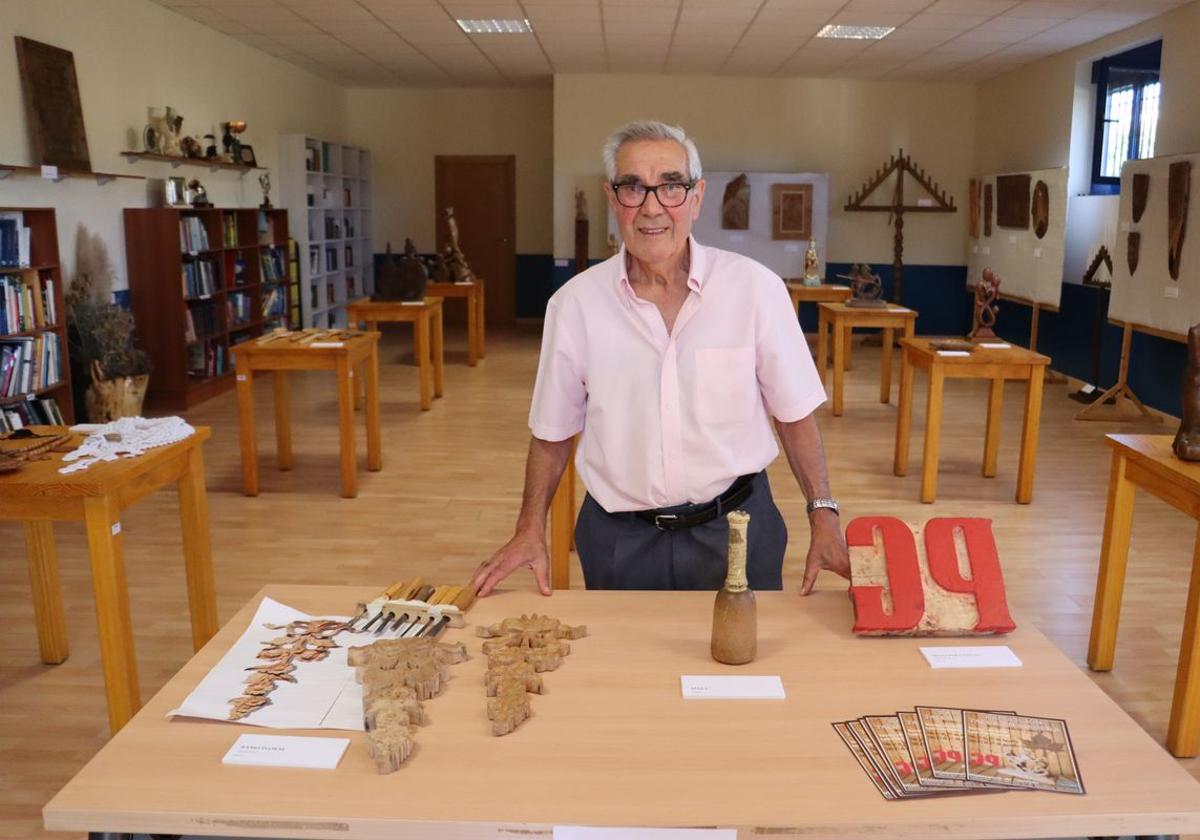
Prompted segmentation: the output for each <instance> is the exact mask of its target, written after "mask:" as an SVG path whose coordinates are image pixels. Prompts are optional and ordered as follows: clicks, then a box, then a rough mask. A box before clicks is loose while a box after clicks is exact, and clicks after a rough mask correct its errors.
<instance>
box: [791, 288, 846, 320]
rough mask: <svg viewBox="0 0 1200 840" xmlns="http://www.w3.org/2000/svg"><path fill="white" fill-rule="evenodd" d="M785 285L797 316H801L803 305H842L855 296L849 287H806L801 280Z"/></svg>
mask: <svg viewBox="0 0 1200 840" xmlns="http://www.w3.org/2000/svg"><path fill="white" fill-rule="evenodd" d="M785 283H786V285H787V290H788V296H789V297H790V298H791V299H792V306H794V307H795V308H796V314H797V315H799V314H800V304H802V303H841V302H842V301H845V300H849V299H850V296H851V294H853V293H852V292H851V290H850V287H849V286H838V285H836V284H834V283H822V284H821V285H819V286H805V285H804V283H802V282H801V281H799V280H787V281H785Z"/></svg>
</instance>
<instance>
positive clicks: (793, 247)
mask: <svg viewBox="0 0 1200 840" xmlns="http://www.w3.org/2000/svg"><path fill="white" fill-rule="evenodd" d="M783 250H785V251H787V252H788V253H796V254H798V253H800V246H799V245H798V244H797V243H795V242H789V243H787V244H786V245H784V246H783Z"/></svg>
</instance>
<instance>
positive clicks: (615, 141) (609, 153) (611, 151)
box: [603, 120, 703, 181]
mask: <svg viewBox="0 0 1200 840" xmlns="http://www.w3.org/2000/svg"><path fill="white" fill-rule="evenodd" d="M636 140H674V141H675V142H676V143H678V144H679V145H681V146H683V150H684V151H685V152H686V153H687V164H688V179H689V180H692V181H699V180H700V177H701V175H703V170H702V169H701V168H700V152H699V151H697V150H696V143H695V142H694V141H693V140H692V138H690V137H688V136H687V134H686V133H685V132H684V130H683V129H682V128H680V127H679V126H677V125H667V124H666V123H664V122H659V121H658V120H635V121H634V122H631V123H627V124H625V125H623V126H621V127H620V128H618V129H617V130H616V131H614V132H613V133H612V135H611V136H610V137H609V138H608V140H606V141H605V143H604V150H603V155H604V171H605V172H606V173H607V174H608V180H609V181H615V180H616V179H617V152H619V151H620V150H621V147H622V146H624V145H625V144H626V143H631V142H634V141H636Z"/></svg>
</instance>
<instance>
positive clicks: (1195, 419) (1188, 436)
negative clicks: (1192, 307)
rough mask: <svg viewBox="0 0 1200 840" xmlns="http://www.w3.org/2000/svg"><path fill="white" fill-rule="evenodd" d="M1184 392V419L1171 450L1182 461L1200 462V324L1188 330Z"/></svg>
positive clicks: (1182, 395) (1182, 400) (1182, 399)
mask: <svg viewBox="0 0 1200 840" xmlns="http://www.w3.org/2000/svg"><path fill="white" fill-rule="evenodd" d="M1182 391H1183V393H1182V394H1181V395H1180V402H1181V403H1182V405H1183V419H1182V420H1181V421H1180V423H1179V431H1178V432H1176V434H1175V442H1174V443H1173V444H1172V445H1171V449H1172V450H1173V451H1174V452H1175V457H1177V458H1179V459H1180V460H1181V461H1200V324H1196V325H1194V326H1193V327H1192V328H1191V329H1190V330H1188V361H1187V368H1186V370H1184V372H1183V388H1182Z"/></svg>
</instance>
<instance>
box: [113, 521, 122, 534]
mask: <svg viewBox="0 0 1200 840" xmlns="http://www.w3.org/2000/svg"><path fill="white" fill-rule="evenodd" d="M119 533H121V523H120V522H114V523H113V524H112V535H113V536H114V537H115V536H116V535H117V534H119Z"/></svg>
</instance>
